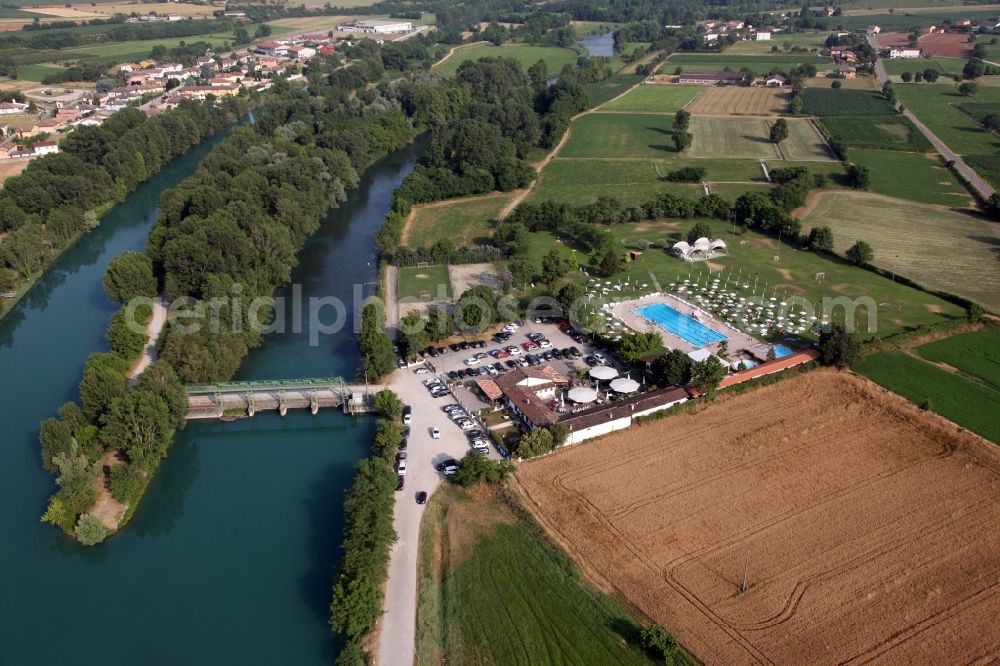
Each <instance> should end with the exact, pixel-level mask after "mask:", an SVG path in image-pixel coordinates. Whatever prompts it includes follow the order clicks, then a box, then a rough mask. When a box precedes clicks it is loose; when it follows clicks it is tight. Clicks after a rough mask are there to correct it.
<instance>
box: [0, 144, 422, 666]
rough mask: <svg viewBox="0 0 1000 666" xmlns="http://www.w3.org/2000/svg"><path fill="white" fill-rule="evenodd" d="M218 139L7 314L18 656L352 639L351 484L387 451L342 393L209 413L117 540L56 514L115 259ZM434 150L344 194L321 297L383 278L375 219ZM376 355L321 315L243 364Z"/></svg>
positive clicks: (1, 444)
mask: <svg viewBox="0 0 1000 666" xmlns="http://www.w3.org/2000/svg"><path fill="white" fill-rule="evenodd" d="M217 140H218V138H217V139H216V140H215V141H217ZM215 141H211V142H206V143H204V144H202V145H201V146H199V147H198V148H196V149H194V150H193V151H191V152H190V153H188V154H187V155H185V156H183V157H181V158H179V159H177V160H175V161H174V162H172V163H171V164H170V165H168V166H167V167H166V168H165V169H164V170H163V171H161V172H160V173H159V174H157V175H156V176H154V177H153V178H152V179H151V180H150V181H149V182H147V183H146V184H145V185H143V186H142V187H141V188H140V189H139V190H137V191H136V192H135V193H134V194H132V195H131V196H130V197H129V198H128V199H127V200H126V201H125V202H124V203H123V204H121V205H120V206H118V207H116V208H115V209H114V210H113V211H111V212H110V213H109V214H108V215H107V216H106V217H105V218H104V220H103V222H102V224H101V226H100V228H99V229H98V230H96V231H94V232H93V233H90V234H88V235H86V236H84V237H83V238H82V239H81V240H80V242H79V243H77V245H76V246H74V247H73V248H71V249H70V250H69V251H67V252H66V253H65V254H64V255H63V256H62V257H61V258H60V259H59V261H58V262H57V264H56V265H55V266H54V268H53V269H52V270H51V271H50V272H49V273H48V274H47V275H45V276H44V277H43V278H42V279H41V280H40V281H39V283H38V284H37V285H36V286H35V287H34V289H32V291H31V292H30V293H29V294H28V295H27V296H26V298H25V299H24V300H22V302H21V303H19V304H18V305H17V306H16V307H15V309H14V310H13V311H12V312H11V313H10V315H8V316H7V317H6V318H5V319H4V320H2V321H0V376H2V378H3V381H2V383H0V405H2V407H0V416H2V419H3V430H2V432H3V435H2V437H0V502H2V504H0V506H2V507H3V508H2V510H0V533H2V534H3V535H4V539H3V548H2V549H0V570H2V571H3V589H2V593H0V594H2V597H3V604H2V607H0V664H16V665H18V666H20V665H23V664H31V665H34V664H44V665H47V664H74V665H78V666H89V665H90V664H95V665H96V664H101V665H109V666H116V665H119V664H121V665H126V664H127V665H129V666H132V665H134V664H138V663H142V664H146V665H147V666H151V665H159V664H163V665H176V664H185V665H197V664H213V665H214V664H219V663H224V664H294V665H296V666H309V665H311V664H324V665H329V664H330V663H332V660H333V658H334V656H335V654H336V650H337V645H336V643H335V640H334V637H333V635H332V634H331V633H330V630H329V627H328V625H327V623H326V619H327V607H328V604H329V599H330V584H331V581H332V565H333V564H334V563H335V562H336V560H337V559H338V558H339V554H340V553H339V542H340V538H341V531H342V527H343V516H342V501H343V491H344V489H345V488H347V487H348V486H349V485H350V481H351V477H352V475H353V466H354V463H355V462H356V461H357V460H358V459H359V458H361V457H362V456H364V455H365V454H366V453H367V452H368V443H369V436H370V422H369V421H368V419H366V418H357V417H349V416H345V415H343V414H341V413H339V412H337V411H334V410H329V411H325V412H320V414H319V415H318V416H315V417H313V416H311V415H309V413H308V412H306V411H292V412H289V415H288V416H287V417H286V418H284V419H282V418H281V417H279V416H277V414H262V415H260V416H257V417H256V418H254V419H252V420H244V421H238V422H235V423H220V422H195V423H192V424H191V425H190V426H189V427H188V428H187V429H186V430H185V431H183V432H182V433H180V434H179V435H178V436H177V437H176V438H175V439H174V442H173V444H172V446H171V450H170V453H169V455H168V457H167V459H166V460H165V461H164V462H163V464H162V465H161V466H160V468H159V471H158V473H157V476H156V478H155V479H154V480H153V482H152V483H151V484H150V487H149V489H148V491H147V493H146V497H145V499H144V500H143V503H142V504H141V506H140V507H139V511H138V512H137V514H136V516H135V518H133V520H132V521H131V523H129V524H128V525H127V526H126V527H125V528H124V529H123V530H122V531H121V532H120V533H119V534H117V535H115V536H114V537H112V538H111V539H109V540H108V541H107V542H105V543H104V544H101V545H99V546H97V547H94V548H84V547H81V546H78V545H76V544H75V543H74V542H72V541H71V540H69V539H67V538H65V537H63V536H62V535H61V534H60V533H59V532H58V530H57V529H56V528H54V527H52V526H50V525H45V524H42V523H41V522H39V516H40V515H41V513H42V512H43V510H44V508H45V502H46V499H47V497H48V496H49V495H50V494H51V493H52V492H53V490H54V484H53V480H52V477H51V476H50V475H49V474H48V473H47V472H45V471H44V470H42V468H41V466H40V463H39V446H38V441H37V437H38V423H39V421H40V420H41V419H44V418H46V417H48V416H51V415H53V414H54V412H55V410H56V408H57V407H58V406H59V405H60V404H62V403H63V402H65V401H67V400H70V399H74V398H75V397H76V395H77V388H76V387H77V384H78V382H79V381H80V376H81V372H82V367H83V363H84V361H85V359H86V357H87V355H88V354H89V353H90V352H93V351H99V350H104V349H106V347H107V345H106V343H105V342H104V340H103V332H104V329H105V327H106V325H107V321H108V317H109V316H110V315H111V313H112V312H113V311H114V306H113V304H111V303H109V302H108V301H107V299H106V298H105V296H104V294H103V291H102V290H101V284H100V283H101V277H102V276H103V274H104V270H105V267H106V266H107V264H108V262H109V261H110V260H111V259H112V258H113V257H115V256H116V255H118V254H119V253H121V252H123V251H125V250H139V249H141V248H142V247H143V245H144V244H145V239H146V236H147V234H148V232H149V229H150V227H151V226H152V224H153V222H154V221H155V219H156V215H157V202H158V200H159V195H160V193H161V192H162V191H163V190H164V189H166V188H169V187H171V186H173V185H175V184H176V183H177V182H179V181H180V180H181V179H183V178H184V177H186V176H188V175H190V174H191V173H192V172H193V171H194V169H195V167H196V166H197V163H198V161H199V160H200V159H201V158H202V157H203V156H204V155H205V153H207V151H208V150H209V149H210V148H211V146H212V145H214V143H215ZM418 154H419V146H411V147H410V148H408V149H406V150H403V151H400V152H398V153H395V154H393V155H391V156H389V157H387V158H385V159H383V160H381V161H380V162H378V163H377V164H375V165H374V166H373V167H371V168H370V169H369V170H368V171H367V172H366V173H365V174H364V176H363V177H362V181H361V185H360V186H359V187H358V188H357V189H355V190H354V191H352V192H351V193H350V195H349V199H348V201H347V202H346V203H345V204H344V205H342V206H341V207H340V208H338V209H335V210H332V211H330V213H329V214H328V216H327V218H326V219H325V220H324V221H323V224H322V227H321V228H320V230H319V231H318V232H317V234H316V235H315V236H314V237H313V238H312V239H310V241H309V242H308V243H307V244H306V246H305V247H304V248H303V250H302V252H301V253H300V255H299V257H300V264H299V266H298V267H297V268H296V269H295V270H294V271H293V281H294V282H298V283H300V284H301V285H302V290H303V295H304V296H305V297H308V296H310V295H323V296H327V295H333V296H338V297H340V298H342V299H343V300H344V301H345V302H347V303H350V302H351V301H350V299H351V297H352V293H353V284H354V282H365V281H367V282H369V283H373V282H374V280H376V279H377V273H376V269H375V268H374V266H375V265H376V263H375V259H376V258H375V250H374V234H375V230H376V229H377V228H378V226H379V225H380V224H381V222H382V219H383V217H384V216H385V213H386V212H387V211H388V209H389V195H390V193H391V192H392V191H393V190H394V189H395V188H396V187H397V186H398V184H399V183H400V181H401V180H402V178H403V177H404V176H405V175H406V174H407V173H409V171H410V170H412V168H413V165H414V163H415V161H416V158H417V156H418ZM367 289H368V290H369V291H372V290H373V289H374V287H373V286H372V285H371V284H369V285H368V287H367ZM357 360H358V359H357V350H356V346H355V343H354V336H353V332H352V329H351V328H350V327H347V328H345V329H344V330H342V331H341V332H339V333H337V334H334V335H330V336H325V337H323V338H322V339H321V341H320V344H319V345H318V346H314V347H310V346H309V345H308V332H307V331H303V332H302V333H301V334H293V333H288V334H281V335H271V336H267V338H266V340H265V343H264V345H263V346H262V347H261V348H259V349H257V350H255V351H253V352H251V355H250V357H249V358H248V359H247V361H246V363H245V364H244V367H243V370H242V372H241V373H240V376H241V377H242V378H279V377H296V376H325V375H333V374H343V375H345V376H348V377H349V376H350V375H351V374H353V372H354V370H355V368H356V365H357Z"/></svg>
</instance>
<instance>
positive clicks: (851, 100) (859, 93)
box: [802, 88, 896, 116]
mask: <svg viewBox="0 0 1000 666" xmlns="http://www.w3.org/2000/svg"><path fill="white" fill-rule="evenodd" d="M803 100H804V101H803V104H802V113H804V114H806V115H810V116H866V115H867V116H870V115H881V114H888V115H895V114H896V112H895V110H893V108H892V106H891V105H890V104H889V102H887V101H886V99H885V98H884V97H882V94H881V93H878V92H874V91H870V90H850V89H846V88H840V89H835V88H806V91H805V96H804V97H803Z"/></svg>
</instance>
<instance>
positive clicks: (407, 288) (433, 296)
mask: <svg viewBox="0 0 1000 666" xmlns="http://www.w3.org/2000/svg"><path fill="white" fill-rule="evenodd" d="M396 289H397V292H396V295H397V297H398V298H399V299H400V300H403V299H410V300H412V301H422V302H426V303H430V302H435V301H437V300H439V299H446V298H449V297H450V296H451V280H450V279H449V278H448V268H447V266H421V267H419V268H418V267H416V266H405V267H402V268H400V269H399V275H398V284H397V285H396Z"/></svg>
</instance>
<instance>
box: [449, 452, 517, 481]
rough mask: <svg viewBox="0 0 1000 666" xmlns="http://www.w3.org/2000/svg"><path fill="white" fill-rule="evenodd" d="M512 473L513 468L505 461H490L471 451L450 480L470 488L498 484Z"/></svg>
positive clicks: (481, 454) (482, 454) (484, 456)
mask: <svg viewBox="0 0 1000 666" xmlns="http://www.w3.org/2000/svg"><path fill="white" fill-rule="evenodd" d="M513 472H514V466H513V465H512V464H510V463H509V462H507V461H506V460H490V459H489V458H487V457H486V455H485V454H484V453H483V452H481V451H476V450H472V451H469V452H468V453H466V454H465V457H463V458H462V459H461V460H460V461H459V463H458V471H457V472H455V474H453V475H452V477H451V480H452V482H454V483H457V484H458V485H460V486H464V487H466V488H471V487H472V486H478V485H479V484H480V483H482V482H483V481H485V482H486V483H500V482H501V481H503V480H504V479H506V478H507V477H508V476H510V475H511V474H512V473H513Z"/></svg>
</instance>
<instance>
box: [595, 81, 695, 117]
mask: <svg viewBox="0 0 1000 666" xmlns="http://www.w3.org/2000/svg"><path fill="white" fill-rule="evenodd" d="M701 90H702V88H701V87H700V86H661V85H644V86H639V87H638V88H634V89H633V90H631V91H629V93H628V94H627V95H625V96H624V97H619V98H618V99H616V100H615V101H613V102H611V103H610V104H608V105H606V106H605V107H604V109H603V110H608V111H658V112H662V113H675V112H677V111H680V110H681V109H683V108H684V105H685V104H687V103H688V102H690V101H691V100H692V99H694V98H695V96H696V95H697V94H698V93H700V92H701Z"/></svg>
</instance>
